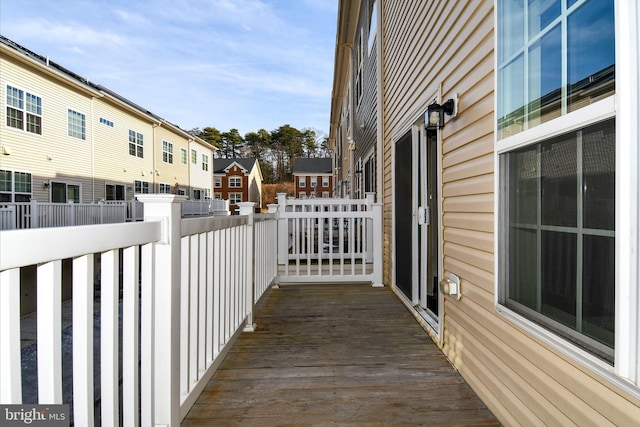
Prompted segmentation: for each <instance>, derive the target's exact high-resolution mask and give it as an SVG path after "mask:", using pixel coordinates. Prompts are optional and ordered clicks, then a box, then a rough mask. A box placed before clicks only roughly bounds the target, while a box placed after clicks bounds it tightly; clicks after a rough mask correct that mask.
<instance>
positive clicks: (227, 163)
mask: <svg viewBox="0 0 640 427" xmlns="http://www.w3.org/2000/svg"><path fill="white" fill-rule="evenodd" d="M233 164H236V165H238V166H239V167H240V168H242V169H244V171H245V172H250V171H251V170H252V169H253V167H254V165H255V164H256V159H213V173H214V174H225V173H227V171H228V170H229V168H230V167H231V166H232V165H233Z"/></svg>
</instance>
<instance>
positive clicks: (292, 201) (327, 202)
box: [287, 198, 369, 206]
mask: <svg viewBox="0 0 640 427" xmlns="http://www.w3.org/2000/svg"><path fill="white" fill-rule="evenodd" d="M368 203H369V200H367V199H331V198H326V199H323V198H319V199H287V206H289V205H356V204H362V205H366V204H368Z"/></svg>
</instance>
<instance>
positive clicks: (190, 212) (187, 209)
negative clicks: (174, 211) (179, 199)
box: [182, 199, 231, 217]
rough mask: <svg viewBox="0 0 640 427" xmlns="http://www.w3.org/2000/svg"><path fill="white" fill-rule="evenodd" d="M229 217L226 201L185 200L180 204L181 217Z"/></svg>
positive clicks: (227, 202)
mask: <svg viewBox="0 0 640 427" xmlns="http://www.w3.org/2000/svg"><path fill="white" fill-rule="evenodd" d="M204 215H216V216H225V215H231V212H230V211H229V201H228V200H216V199H208V200H187V201H185V202H183V203H182V216H183V217H188V216H204Z"/></svg>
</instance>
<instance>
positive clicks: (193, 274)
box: [186, 234, 200, 391]
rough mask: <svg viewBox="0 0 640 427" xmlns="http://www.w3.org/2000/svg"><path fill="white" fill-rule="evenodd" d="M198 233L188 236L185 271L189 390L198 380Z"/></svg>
mask: <svg viewBox="0 0 640 427" xmlns="http://www.w3.org/2000/svg"><path fill="white" fill-rule="evenodd" d="M198 240H199V235H198V234H195V235H193V236H189V262H187V266H188V270H187V273H188V275H189V282H188V286H187V289H188V296H187V298H188V301H189V302H188V306H187V307H188V308H187V310H188V312H187V325H188V332H187V339H188V343H189V344H188V346H187V347H188V353H187V356H186V357H187V360H188V361H189V364H188V371H187V372H188V373H189V385H188V387H189V388H188V391H191V389H192V387H193V384H195V383H196V382H197V381H198V353H199V350H198V317H199V314H198V308H199V305H200V304H199V301H198V299H199V297H200V296H199V295H198V292H199V288H200V283H199V279H200V275H199V265H198V263H199V262H200V255H199V254H198V249H199V247H200V245H199V242H198Z"/></svg>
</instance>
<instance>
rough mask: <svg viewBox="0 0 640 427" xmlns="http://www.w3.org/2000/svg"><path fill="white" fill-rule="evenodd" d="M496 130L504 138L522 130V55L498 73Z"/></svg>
mask: <svg viewBox="0 0 640 427" xmlns="http://www.w3.org/2000/svg"><path fill="white" fill-rule="evenodd" d="M498 76H499V92H498V94H499V96H498V130H499V132H500V135H499V137H500V138H504V137H507V136H509V135H514V134H516V133H518V132H521V131H522V130H524V88H525V84H524V55H519V56H518V57H517V58H515V59H514V60H513V61H511V63H509V64H508V65H507V66H505V67H504V68H502V69H501V70H500V71H499V72H498Z"/></svg>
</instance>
